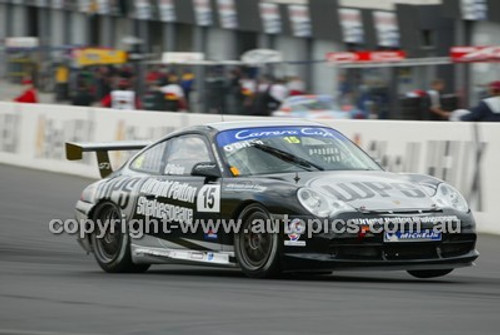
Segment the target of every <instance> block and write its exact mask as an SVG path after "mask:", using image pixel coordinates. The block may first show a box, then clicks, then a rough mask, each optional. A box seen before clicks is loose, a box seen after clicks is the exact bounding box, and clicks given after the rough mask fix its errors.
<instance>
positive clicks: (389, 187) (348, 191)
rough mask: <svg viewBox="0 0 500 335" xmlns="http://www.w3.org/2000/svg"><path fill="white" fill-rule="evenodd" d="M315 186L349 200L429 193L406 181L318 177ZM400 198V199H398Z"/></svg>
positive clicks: (312, 182)
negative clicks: (341, 179)
mask: <svg viewBox="0 0 500 335" xmlns="http://www.w3.org/2000/svg"><path fill="white" fill-rule="evenodd" d="M310 185H312V186H313V187H320V188H322V189H323V190H324V191H325V193H327V194H331V195H333V196H334V197H335V198H337V199H339V200H342V201H345V202H349V201H354V200H361V199H371V198H375V197H381V198H392V197H406V198H426V197H427V195H426V194H425V193H424V191H422V190H421V189H420V188H419V187H418V186H416V185H413V184H410V183H404V182H393V183H386V182H368V181H367V182H362V181H359V182H358V181H356V182H342V183H339V182H336V179H335V178H318V179H315V180H313V181H311V182H310ZM396 200H399V199H396Z"/></svg>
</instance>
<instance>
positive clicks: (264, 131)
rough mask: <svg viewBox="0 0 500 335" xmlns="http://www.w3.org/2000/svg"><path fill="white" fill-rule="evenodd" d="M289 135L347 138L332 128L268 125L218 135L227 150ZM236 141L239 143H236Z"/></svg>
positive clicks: (221, 144) (220, 144)
mask: <svg viewBox="0 0 500 335" xmlns="http://www.w3.org/2000/svg"><path fill="white" fill-rule="evenodd" d="M288 136H307V137H330V138H336V139H340V140H342V139H345V138H344V137H343V136H342V135H340V133H338V132H337V131H335V130H333V129H330V128H322V127H268V128H267V127H266V128H250V129H236V130H228V131H223V132H221V133H219V134H218V135H217V142H218V144H219V146H222V147H223V148H227V150H234V149H235V148H236V147H237V146H240V147H245V146H251V145H252V144H253V143H258V142H255V141H257V140H259V139H263V138H270V137H288ZM245 141H250V142H245ZM252 141H254V142H252ZM236 143H238V144H237V145H236ZM225 150H226V149H225Z"/></svg>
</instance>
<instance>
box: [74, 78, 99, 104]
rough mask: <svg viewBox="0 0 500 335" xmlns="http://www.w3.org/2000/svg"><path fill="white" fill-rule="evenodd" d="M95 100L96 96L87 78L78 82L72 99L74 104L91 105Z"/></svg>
mask: <svg viewBox="0 0 500 335" xmlns="http://www.w3.org/2000/svg"><path fill="white" fill-rule="evenodd" d="M93 102H94V97H93V95H92V93H91V92H90V89H89V87H88V85H87V82H86V81H85V80H81V81H79V82H78V86H77V89H76V93H75V94H74V95H73V99H72V101H71V103H72V105H74V106H90V105H91V104H92V103H93Z"/></svg>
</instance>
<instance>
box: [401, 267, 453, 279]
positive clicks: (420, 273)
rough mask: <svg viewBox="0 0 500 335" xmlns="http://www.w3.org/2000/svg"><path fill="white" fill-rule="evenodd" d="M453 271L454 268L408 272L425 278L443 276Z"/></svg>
mask: <svg viewBox="0 0 500 335" xmlns="http://www.w3.org/2000/svg"><path fill="white" fill-rule="evenodd" d="M451 271H453V269H446V270H420V271H408V273H409V274H411V275H412V276H413V277H416V278H421V279H425V278H437V277H443V276H446V275H447V274H448V273H450V272H451Z"/></svg>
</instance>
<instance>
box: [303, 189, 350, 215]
mask: <svg viewBox="0 0 500 335" xmlns="http://www.w3.org/2000/svg"><path fill="white" fill-rule="evenodd" d="M297 197H298V199H299V202H300V204H301V205H302V206H304V208H305V209H307V210H308V211H309V212H311V214H314V215H316V216H319V217H321V218H326V217H328V216H333V215H335V214H337V213H339V212H342V211H348V210H352V208H351V207H349V206H348V205H347V204H346V203H345V202H343V201H340V200H337V199H335V198H331V197H327V196H325V195H323V194H321V193H319V192H316V191H314V190H313V189H311V188H301V189H299V191H298V192H297Z"/></svg>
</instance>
